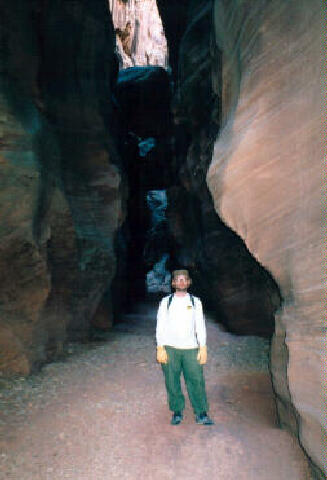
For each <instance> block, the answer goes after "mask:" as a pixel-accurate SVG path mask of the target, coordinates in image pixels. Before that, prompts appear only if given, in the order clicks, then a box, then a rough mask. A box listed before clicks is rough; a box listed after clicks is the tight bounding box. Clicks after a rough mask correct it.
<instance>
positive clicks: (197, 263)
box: [159, 0, 280, 337]
mask: <svg viewBox="0 0 327 480" xmlns="http://www.w3.org/2000/svg"><path fill="white" fill-rule="evenodd" d="M159 4H160V3H159ZM160 5H161V7H160V9H161V12H162V18H163V20H164V27H165V31H166V32H167V38H168V41H171V42H173V33H174V32H173V31H172V28H173V27H174V26H175V23H174V16H173V2H168V4H167V3H165V4H164V3H163V2H161V4H160ZM169 5H170V7H169ZM184 9H185V11H184V12H183V15H181V21H183V19H184V20H185V22H186V24H185V31H184V34H183V35H182V36H181V38H180V40H179V43H177V45H176V46H175V48H178V50H179V55H180V56H179V65H178V75H177V77H178V82H177V88H176V91H175V96H174V99H173V113H174V122H175V131H174V134H175V177H174V179H173V180H174V184H175V185H174V187H173V188H170V189H169V190H168V198H169V207H168V219H169V222H168V223H169V229H170V233H171V235H172V237H173V238H174V239H175V247H174V249H173V250H174V252H173V257H172V265H179V266H184V267H188V268H189V269H190V270H191V272H192V277H193V280H194V281H193V289H194V292H195V293H198V294H199V295H201V297H202V299H203V300H204V302H205V304H206V306H207V308H210V309H212V310H213V311H214V312H215V314H216V316H217V318H219V321H221V322H222V323H223V324H224V325H225V326H226V327H227V328H228V329H229V330H230V331H233V332H235V333H238V334H252V335H253V334H255V335H263V336H267V337H269V336H271V335H272V333H273V330H274V312H275V310H276V309H277V308H278V306H279V303H280V298H279V292H278V288H277V286H276V284H275V282H274V281H273V280H272V279H271V277H270V275H269V274H268V273H267V272H265V271H264V269H262V268H261V267H260V266H259V265H258V264H257V262H256V261H255V260H254V259H253V257H252V256H251V255H250V254H249V251H248V250H247V249H246V248H245V246H244V244H243V242H242V241H241V240H240V238H239V237H238V236H237V235H235V234H234V233H233V232H232V231H230V230H229V229H228V228H227V227H226V226H225V225H224V224H223V223H222V222H221V220H220V219H219V217H218V216H217V213H216V211H215V209H214V205H213V201H212V198H211V196H210V194H209V192H208V188H207V184H206V173H207V169H208V166H209V164H210V161H211V158H212V152H213V146H214V140H215V138H216V135H217V132H218V130H219V126H220V97H221V92H220V89H221V83H220V75H221V68H220V61H221V55H220V51H219V49H218V48H217V47H215V46H214V44H213V24H212V18H213V2H208V1H206V0H203V1H189V2H186V3H185V4H184ZM186 20H187V21H186ZM169 39H170V40H169ZM172 52H173V48H172ZM175 74H176V72H175ZM173 75H174V72H173Z"/></svg>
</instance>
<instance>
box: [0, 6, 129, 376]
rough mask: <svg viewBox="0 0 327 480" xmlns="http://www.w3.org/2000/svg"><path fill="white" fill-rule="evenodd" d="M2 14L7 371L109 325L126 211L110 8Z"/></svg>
mask: <svg viewBox="0 0 327 480" xmlns="http://www.w3.org/2000/svg"><path fill="white" fill-rule="evenodd" d="M0 8H1V12H0V13H1V15H0V18H1V37H0V42H1V71H0V135H1V148H0V162H1V167H2V168H1V177H0V182H1V193H0V196H1V214H0V215H1V219H0V223H1V228H0V245H1V248H0V271H1V276H0V282H1V293H0V299H1V302H0V305H1V307H0V333H1V335H0V337H1V340H0V352H1V353H0V370H1V372H2V373H4V374H5V375H9V374H13V373H16V374H28V373H29V372H30V371H31V370H32V369H33V368H35V367H37V366H38V365H40V364H41V363H43V362H44V361H46V360H48V359H50V358H53V357H54V356H56V355H57V354H60V353H61V351H62V348H63V344H64V342H65V339H66V338H67V336H69V337H70V338H80V337H84V336H86V335H87V332H88V329H89V327H90V323H91V321H92V318H93V317H95V320H94V321H95V323H96V324H98V323H99V322H100V323H101V325H102V326H103V325H104V323H106V325H107V326H110V324H111V322H112V318H111V308H110V307H111V299H110V295H109V292H110V284H111V280H112V278H113V276H114V273H115V264H116V255H115V251H114V237H115V233H116V230H117V228H118V227H119V225H120V224H121V223H122V221H123V218H124V214H125V212H124V206H123V197H124V191H123V190H124V189H123V185H122V181H121V167H120V160H119V156H118V153H117V152H116V148H115V144H114V139H113V136H112V131H113V130H114V123H113V110H112V104H111V98H110V96H111V91H112V88H113V84H114V83H115V82H116V75H117V72H118V64H117V60H116V57H115V55H114V32H113V26H112V23H111V19H110V15H109V9H108V6H107V4H106V2H104V1H102V0H96V1H94V2H92V5H91V4H90V3H89V2H87V1H86V0H79V1H76V2H64V1H62V0H55V1H53V2H26V3H24V4H23V3H22V2H20V1H18V0H16V1H13V2H11V3H10V4H9V3H8V2H5V1H1V2H0ZM104 19H107V21H104ZM101 305H102V306H101ZM104 311H105V312H106V315H107V319H106V321H104V319H103V317H104V314H103V312H104ZM96 319H97V320H96Z"/></svg>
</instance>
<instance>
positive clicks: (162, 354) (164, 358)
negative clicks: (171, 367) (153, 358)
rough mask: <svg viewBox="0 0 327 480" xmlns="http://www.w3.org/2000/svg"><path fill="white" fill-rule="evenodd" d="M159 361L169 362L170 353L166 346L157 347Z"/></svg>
mask: <svg viewBox="0 0 327 480" xmlns="http://www.w3.org/2000/svg"><path fill="white" fill-rule="evenodd" d="M157 362H159V363H168V355H167V352H166V349H165V347H157Z"/></svg>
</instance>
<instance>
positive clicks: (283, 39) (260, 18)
mask: <svg viewBox="0 0 327 480" xmlns="http://www.w3.org/2000/svg"><path fill="white" fill-rule="evenodd" d="M319 15H320V8H319V3H318V2H316V1H313V2H312V1H303V2H297V1H290V2H282V1H275V2H261V1H248V2H243V3H242V6H240V3H239V2H236V1H235V2H234V1H228V2H227V1H222V0H216V1H215V12H214V19H215V36H216V43H217V46H218V48H219V49H221V50H222V52H223V59H224V63H223V79H224V83H223V85H224V89H223V103H222V111H223V129H222V131H221V133H220V135H219V137H218V139H217V141H216V144H215V148H214V155H213V160H212V163H211V166H210V169H209V172H208V177H207V179H208V184H209V187H210V191H211V193H212V196H213V198H214V201H215V207H216V210H217V212H219V214H220V215H221V216H222V218H223V220H224V221H225V222H226V223H227V224H228V225H230V226H231V227H232V228H233V229H234V230H235V231H236V232H237V233H238V234H239V235H240V236H241V237H242V238H243V240H244V241H245V243H246V245H247V247H248V249H249V250H250V252H251V253H252V254H253V255H254V257H255V258H256V259H257V260H258V261H259V262H260V263H261V264H262V265H263V266H264V267H265V268H266V269H267V270H269V271H270V272H271V274H272V275H273V277H274V279H275V280H276V282H277V283H278V286H279V288H280V290H281V294H282V297H283V304H282V308H281V309H280V311H279V313H278V315H277V316H276V332H275V335H274V338H273V345H272V373H273V383H274V388H275V392H276V395H277V405H278V411H279V415H280V419H281V423H282V424H283V425H287V426H288V428H290V429H291V430H292V431H293V432H294V433H295V434H296V435H298V437H299V440H300V442H301V444H302V446H303V447H304V449H305V451H306V452H307V453H308V455H309V456H310V458H311V460H312V462H313V464H314V466H313V468H314V470H315V478H325V477H324V475H323V473H322V470H323V461H322V458H321V441H322V433H321V376H320V370H321V364H322V358H321V357H320V353H321V337H322V318H323V315H322V310H321V299H322V288H323V285H322V275H321V253H322V248H321V241H322V238H321V221H322V215H321V191H322V188H321V163H320V152H319V143H320V140H319V131H320V127H319V122H320V118H319V117H320V116H319V102H320V93H319V49H320V39H319V31H320V27H319V25H320V18H319Z"/></svg>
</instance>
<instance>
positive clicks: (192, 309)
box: [156, 294, 206, 348]
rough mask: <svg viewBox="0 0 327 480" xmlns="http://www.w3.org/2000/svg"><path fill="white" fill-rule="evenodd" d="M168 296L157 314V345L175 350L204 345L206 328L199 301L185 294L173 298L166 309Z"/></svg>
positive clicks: (161, 303) (162, 301) (163, 300)
mask: <svg viewBox="0 0 327 480" xmlns="http://www.w3.org/2000/svg"><path fill="white" fill-rule="evenodd" d="M169 297H170V295H167V296H166V297H164V298H163V299H162V300H161V302H160V305H159V308H158V314H157V328H156V339H157V345H158V346H162V345H168V346H170V347H175V348H197V347H198V346H200V347H202V346H204V345H205V344H206V326H205V319H204V316H203V309H202V303H201V300H200V299H199V298H197V297H194V296H193V299H194V306H193V305H192V301H191V297H190V295H189V294H186V295H185V296H183V297H178V296H176V295H174V296H173V298H172V301H171V303H170V306H169V308H168V300H169Z"/></svg>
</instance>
